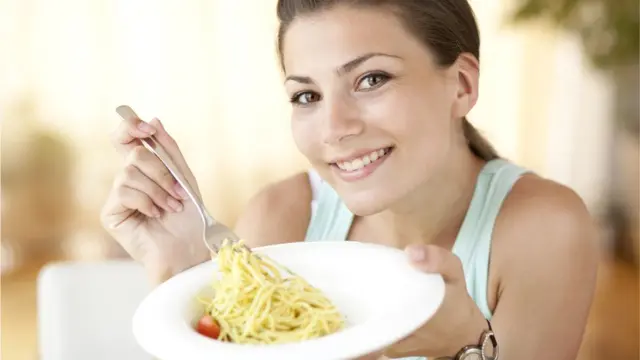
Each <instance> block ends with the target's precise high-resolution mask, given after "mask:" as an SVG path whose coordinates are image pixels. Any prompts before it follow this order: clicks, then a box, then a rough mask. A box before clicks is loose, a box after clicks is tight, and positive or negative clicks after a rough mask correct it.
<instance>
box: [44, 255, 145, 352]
mask: <svg viewBox="0 0 640 360" xmlns="http://www.w3.org/2000/svg"><path fill="white" fill-rule="evenodd" d="M150 289H151V286H150V284H149V282H148V281H147V278H146V274H145V272H144V269H143V268H142V266H140V265H138V264H136V263H134V262H132V261H105V262H63V263H55V264H52V265H48V266H46V267H45V268H43V270H42V271H41V272H40V276H39V278H38V335H39V352H40V359H41V360H87V359H91V360H146V359H152V357H151V356H149V355H148V354H146V353H145V352H144V351H143V350H142V349H141V348H140V347H139V346H138V345H137V343H136V342H135V339H134V337H133V334H132V330H131V319H132V316H133V314H134V312H135V309H136V308H137V306H138V304H139V303H140V301H141V300H142V299H143V298H144V296H145V295H146V294H147V293H148V292H149V290H150Z"/></svg>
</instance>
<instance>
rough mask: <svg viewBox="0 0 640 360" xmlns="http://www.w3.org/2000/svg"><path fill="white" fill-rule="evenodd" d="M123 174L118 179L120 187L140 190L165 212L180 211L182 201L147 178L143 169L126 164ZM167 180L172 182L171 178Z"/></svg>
mask: <svg viewBox="0 0 640 360" xmlns="http://www.w3.org/2000/svg"><path fill="white" fill-rule="evenodd" d="M123 174H124V175H123V179H122V180H121V181H120V186H121V187H124V188H131V189H134V190H138V191H140V192H142V193H143V194H144V195H146V196H147V197H148V198H149V199H150V200H151V202H152V203H153V205H154V206H156V207H158V208H160V209H163V210H165V211H167V212H180V211H182V209H183V205H182V203H181V202H180V201H179V200H178V199H176V198H175V197H174V196H172V195H171V194H170V193H169V192H168V191H167V190H165V189H164V188H163V187H161V186H160V185H158V183H157V182H156V181H154V180H152V179H151V178H149V177H148V176H147V175H146V174H145V173H144V172H143V170H141V169H140V168H138V167H137V166H136V165H133V164H130V165H127V166H126V167H125V168H124V171H123ZM168 181H169V182H170V183H171V182H172V180H168ZM130 209H133V208H130ZM136 209H137V208H136ZM145 214H146V213H145ZM147 215H148V214H147Z"/></svg>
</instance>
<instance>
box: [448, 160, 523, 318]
mask: <svg viewBox="0 0 640 360" xmlns="http://www.w3.org/2000/svg"><path fill="white" fill-rule="evenodd" d="M527 172H528V170H527V169H524V168H522V167H520V166H518V165H515V164H513V163H511V162H509V161H507V160H504V159H496V160H492V161H490V162H488V163H487V164H486V165H485V166H484V168H483V169H482V171H481V173H480V175H479V176H478V180H477V183H476V189H475V191H474V194H473V197H472V200H471V204H470V206H469V209H468V210H467V214H466V216H465V219H464V221H463V223H462V227H461V228H460V232H459V233H458V236H457V238H456V241H455V244H454V246H453V253H454V254H455V255H457V256H458V257H459V258H460V261H461V262H462V267H463V269H464V273H465V280H466V283H467V290H468V292H469V295H471V297H472V298H473V299H474V300H475V302H476V304H477V305H478V307H479V308H480V310H481V311H482V313H483V314H484V316H485V317H486V318H487V319H490V318H491V316H492V313H491V310H490V308H489V305H488V301H487V291H488V283H489V263H490V255H491V241H492V237H493V228H494V225H495V222H496V219H497V218H498V214H499V212H500V209H501V207H502V204H503V202H504V200H505V199H506V198H507V196H508V195H509V192H510V191H511V189H512V188H513V186H514V185H515V183H516V182H517V181H518V179H520V177H521V176H522V175H523V174H525V173H527Z"/></svg>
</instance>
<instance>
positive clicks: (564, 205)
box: [493, 174, 597, 275]
mask: <svg viewBox="0 0 640 360" xmlns="http://www.w3.org/2000/svg"><path fill="white" fill-rule="evenodd" d="M493 239H494V241H495V243H494V255H496V258H498V261H499V262H500V263H501V264H502V265H504V266H507V267H508V268H509V269H518V268H522V269H523V271H526V269H529V270H530V269H532V268H538V267H540V265H542V264H544V265H545V267H548V268H550V269H549V270H553V269H554V268H556V267H558V268H559V267H566V266H567V264H569V263H570V264H572V266H574V268H575V270H576V271H586V272H587V273H590V271H589V270H590V269H595V263H596V256H597V255H596V254H597V251H596V249H597V244H596V241H597V229H596V226H595V223H594V221H593V219H592V217H591V215H590V214H589V212H588V210H587V207H586V205H585V204H584V202H583V201H582V199H581V198H580V196H578V194H576V193H575V192H574V191H573V190H571V189H570V188H568V187H566V186H564V185H561V184H559V183H556V182H554V181H551V180H548V179H545V178H542V177H539V176H537V175H534V174H527V175H524V176H523V177H522V178H521V179H520V180H519V181H518V182H517V183H516V184H515V185H514V187H513V189H512V191H511V193H510V194H509V196H508V197H507V198H506V199H505V202H504V204H503V207H502V209H501V211H500V215H499V217H498V219H497V221H496V224H495V228H494V237H493ZM500 260H505V261H500ZM557 270H560V269H557ZM562 270H563V271H565V270H569V269H562ZM584 275H586V274H584Z"/></svg>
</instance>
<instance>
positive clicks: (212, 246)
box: [116, 105, 248, 254]
mask: <svg viewBox="0 0 640 360" xmlns="http://www.w3.org/2000/svg"><path fill="white" fill-rule="evenodd" d="M116 112H117V113H118V114H119V115H120V116H121V117H122V118H123V119H139V117H138V115H136V113H135V112H134V111H133V109H131V107H129V106H127V105H121V106H118V107H117V108H116ZM139 140H140V142H141V143H142V145H143V146H144V147H145V148H146V149H147V150H149V151H150V152H151V153H153V154H154V155H155V156H157V157H158V159H160V161H162V163H163V164H164V166H165V167H166V168H167V170H169V172H170V173H171V175H173V177H174V178H175V179H176V181H177V182H178V184H180V186H182V188H183V189H184V191H185V192H186V193H187V196H188V197H189V199H191V201H192V202H193V204H194V205H195V207H196V210H197V211H198V213H199V214H200V217H201V218H202V224H203V231H202V238H203V241H204V244H205V246H206V247H207V249H209V251H211V252H212V253H214V254H215V253H217V252H218V250H220V244H222V242H223V241H224V240H225V239H227V240H229V241H231V242H232V243H236V242H238V241H240V237H239V236H238V235H236V234H235V233H234V232H233V231H232V230H231V229H230V228H228V227H227V226H226V225H224V224H222V223H220V222H218V221H216V220H215V219H214V218H213V217H212V216H211V215H210V214H209V212H208V211H207V208H206V207H205V206H204V203H203V202H202V199H200V197H199V196H198V194H197V193H196V192H195V191H194V189H193V188H192V187H191V185H189V182H188V181H187V179H186V178H185V177H184V175H182V173H181V172H180V170H178V167H177V166H176V164H175V163H174V162H173V160H172V159H171V156H169V154H168V153H167V151H166V150H165V149H164V147H162V145H160V143H159V142H158V140H156V138H155V137H154V136H150V137H147V138H143V139H139ZM247 249H248V248H247Z"/></svg>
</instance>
